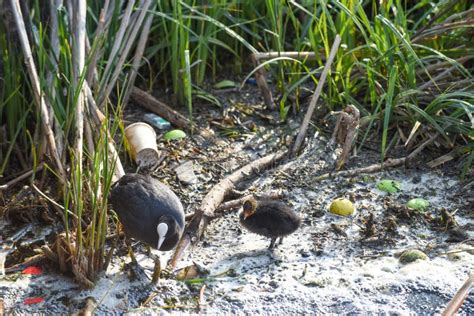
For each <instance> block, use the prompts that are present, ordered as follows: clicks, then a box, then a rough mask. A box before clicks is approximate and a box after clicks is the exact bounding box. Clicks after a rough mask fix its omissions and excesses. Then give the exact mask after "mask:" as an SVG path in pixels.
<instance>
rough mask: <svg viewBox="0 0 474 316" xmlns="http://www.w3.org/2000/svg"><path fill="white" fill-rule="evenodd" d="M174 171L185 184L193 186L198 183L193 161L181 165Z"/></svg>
mask: <svg viewBox="0 0 474 316" xmlns="http://www.w3.org/2000/svg"><path fill="white" fill-rule="evenodd" d="M174 171H175V172H176V176H177V177H178V180H179V181H181V182H182V183H184V184H188V185H191V184H195V183H197V182H198V179H197V177H196V174H195V173H194V167H193V162H192V161H186V162H184V163H182V164H180V165H179V166H178V167H176V169H175V170H174Z"/></svg>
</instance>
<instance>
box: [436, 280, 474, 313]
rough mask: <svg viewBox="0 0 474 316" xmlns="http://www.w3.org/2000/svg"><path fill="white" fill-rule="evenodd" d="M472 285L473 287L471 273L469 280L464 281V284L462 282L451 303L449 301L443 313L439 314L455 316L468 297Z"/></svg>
mask: <svg viewBox="0 0 474 316" xmlns="http://www.w3.org/2000/svg"><path fill="white" fill-rule="evenodd" d="M473 285H474V273H471V274H470V275H469V278H468V279H467V280H466V282H464V284H463V285H462V287H461V288H460V289H459V290H458V291H457V292H456V294H455V295H454V297H453V298H452V299H451V301H449V303H448V305H447V306H446V308H445V309H444V311H443V313H441V316H452V315H456V313H457V311H458V309H459V308H461V306H462V303H463V302H464V300H465V299H466V298H467V296H468V295H469V292H470V291H471V289H472V286H473Z"/></svg>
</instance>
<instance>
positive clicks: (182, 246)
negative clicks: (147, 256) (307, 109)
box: [167, 152, 286, 271]
mask: <svg viewBox="0 0 474 316" xmlns="http://www.w3.org/2000/svg"><path fill="white" fill-rule="evenodd" d="M285 156H286V152H279V153H274V154H270V155H267V156H264V157H262V158H260V159H257V160H254V161H252V162H251V163H249V164H247V165H245V166H243V167H242V168H240V169H238V170H237V171H235V172H233V173H232V174H230V175H229V176H228V177H226V178H224V179H223V180H221V181H220V182H219V183H217V184H216V185H215V186H214V187H212V189H211V190H210V191H209V193H207V195H206V196H205V197H204V199H203V200H202V202H201V205H200V206H199V208H198V209H197V210H196V211H195V212H194V216H193V217H192V219H191V221H190V222H189V224H188V225H187V226H186V229H185V231H184V233H183V236H182V237H181V240H180V241H179V243H178V246H177V247H176V250H175V252H174V254H173V257H172V258H171V260H170V262H169V263H168V268H167V270H171V271H172V270H174V268H176V265H177V264H178V262H179V260H181V258H182V257H183V255H184V252H185V251H186V250H187V249H188V248H189V246H190V245H191V243H193V242H195V241H197V240H199V238H200V237H201V236H202V234H203V233H204V230H205V229H206V227H207V225H208V224H209V222H210V220H211V219H212V218H213V217H214V211H215V210H216V208H217V207H218V206H219V205H220V204H221V203H222V202H223V201H224V198H225V197H226V195H228V194H229V192H231V191H232V189H234V187H235V185H236V184H237V183H239V182H240V181H242V180H244V179H247V178H248V177H250V176H251V175H252V174H258V173H259V172H261V171H262V170H264V169H268V168H270V167H272V166H274V165H275V164H277V163H278V162H279V161H281V160H282V159H283V158H284V157H285Z"/></svg>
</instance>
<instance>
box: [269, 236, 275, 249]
mask: <svg viewBox="0 0 474 316" xmlns="http://www.w3.org/2000/svg"><path fill="white" fill-rule="evenodd" d="M275 242H276V238H272V240H271V241H270V246H269V247H268V249H270V250H271V249H273V248H275Z"/></svg>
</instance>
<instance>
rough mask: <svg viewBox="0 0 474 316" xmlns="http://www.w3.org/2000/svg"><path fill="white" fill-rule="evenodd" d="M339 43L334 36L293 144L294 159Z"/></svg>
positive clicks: (292, 153)
mask: <svg viewBox="0 0 474 316" xmlns="http://www.w3.org/2000/svg"><path fill="white" fill-rule="evenodd" d="M340 43H341V37H340V36H339V35H336V38H335V39H334V43H333V44H332V47H331V51H330V53H329V57H328V59H327V61H326V65H325V66H324V69H323V72H322V74H321V78H320V79H319V82H318V86H317V87H316V90H315V91H314V95H313V98H312V99H311V102H310V104H309V107H308V111H307V112H306V115H305V117H304V119H303V123H302V124H301V127H300V131H299V133H298V136H297V137H296V140H295V143H294V144H293V147H292V150H291V156H292V157H294V156H296V154H297V153H298V152H299V151H300V148H301V144H302V143H303V139H304V138H305V137H306V131H307V130H308V125H309V121H310V120H311V116H312V115H313V112H314V109H315V108H316V103H317V102H318V99H319V95H320V94H321V91H322V90H323V86H324V82H325V81H326V77H327V75H328V73H329V69H330V68H331V64H332V61H333V60H334V57H335V56H336V53H337V50H338V48H339V44H340Z"/></svg>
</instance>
